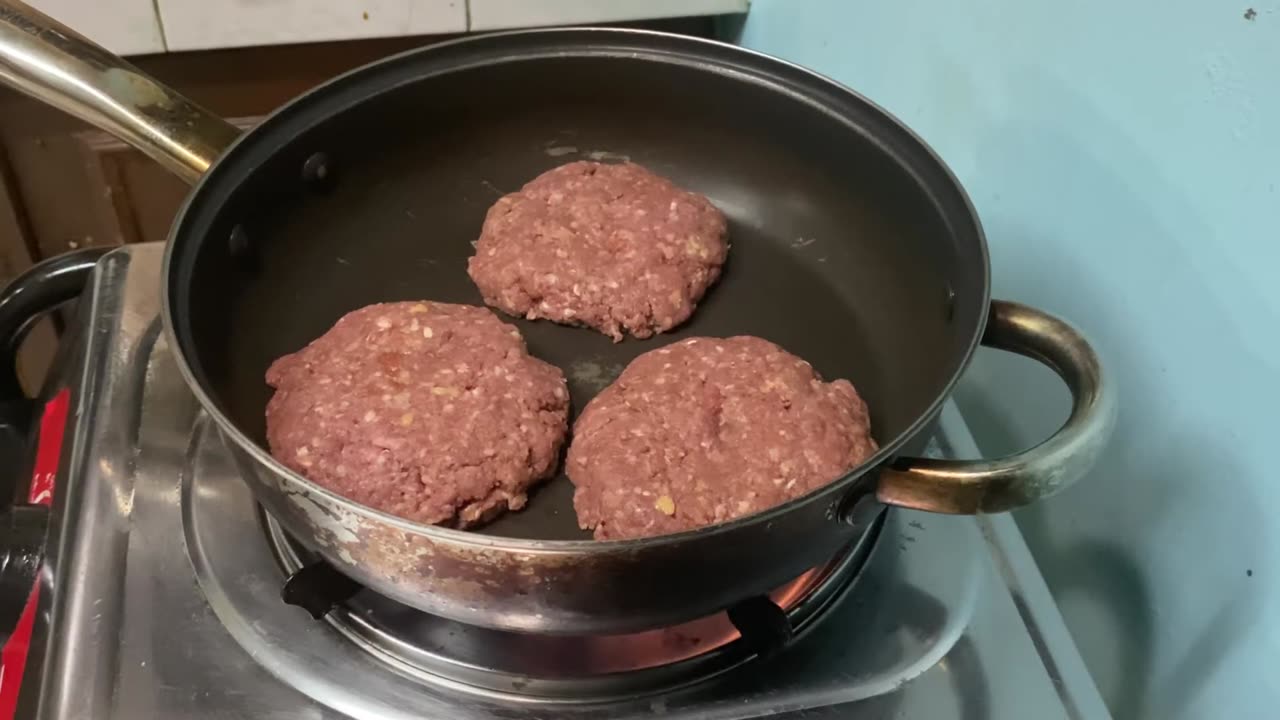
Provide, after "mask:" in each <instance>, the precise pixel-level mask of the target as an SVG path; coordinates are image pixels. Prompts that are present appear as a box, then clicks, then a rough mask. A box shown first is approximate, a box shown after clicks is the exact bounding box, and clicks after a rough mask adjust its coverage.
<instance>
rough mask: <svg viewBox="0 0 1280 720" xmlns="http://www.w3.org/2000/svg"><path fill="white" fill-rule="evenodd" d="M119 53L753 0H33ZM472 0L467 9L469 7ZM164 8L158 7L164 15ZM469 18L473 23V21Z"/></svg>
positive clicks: (605, 16)
mask: <svg viewBox="0 0 1280 720" xmlns="http://www.w3.org/2000/svg"><path fill="white" fill-rule="evenodd" d="M27 2H29V3H31V4H32V5H34V6H35V7H36V8H39V9H40V10H42V11H43V12H46V13H48V14H49V15H52V16H53V17H55V18H57V19H58V20H60V21H62V22H64V23H66V24H67V25H69V26H71V27H72V28H74V29H75V30H77V31H78V32H80V33H82V34H83V35H85V36H87V37H89V38H91V39H93V40H95V41H96V42H98V43H99V44H101V45H104V46H106V48H107V49H108V50H111V51H112V52H115V53H118V54H121V55H140V54H146V53H157V52H164V51H166V50H169V51H182V50H205V49H210V48H224V47H244V46H251V45H284V44H289V43H301V42H320V41H324V40H351V39H356V38H369V37H391V36H397V35H430V34H438V33H457V32H465V31H467V30H476V31H486V30H496V29H500V28H519V27H537V26H545V25H569V24H581V23H600V22H615V21H620V20H640V19H645V18H662V17H679V16H692V15H712V14H719V13H739V12H746V11H747V7H748V5H749V3H750V0H469V2H468V0H99V1H96V2H95V1H93V0H27ZM468 5H469V7H468ZM157 10H158V14H157ZM468 21H469V23H468Z"/></svg>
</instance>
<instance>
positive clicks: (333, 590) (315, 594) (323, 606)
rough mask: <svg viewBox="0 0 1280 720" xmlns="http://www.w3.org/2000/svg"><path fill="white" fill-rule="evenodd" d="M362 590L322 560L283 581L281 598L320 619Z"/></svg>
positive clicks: (356, 583) (353, 581)
mask: <svg viewBox="0 0 1280 720" xmlns="http://www.w3.org/2000/svg"><path fill="white" fill-rule="evenodd" d="M362 589H363V588H362V587H361V585H360V583H358V582H356V581H355V580H352V579H351V578H349V577H347V576H346V575H343V574H342V573H340V572H338V571H337V570H335V569H333V566H332V565H330V564H329V563H327V562H325V561H324V560H317V561H315V562H313V563H311V564H310V565H307V566H306V567H303V568H299V569H298V570H296V571H295V572H294V573H293V574H292V575H290V576H289V577H288V579H286V580H285V581H284V587H283V588H282V589H281V590H280V599H281V600H284V601H285V603H287V604H289V605H297V606H298V607H300V608H302V609H303V610H306V611H307V612H309V613H311V617H313V618H315V619H316V620H319V619H320V618H322V617H324V616H325V615H328V614H329V613H330V612H331V611H332V610H333V609H334V608H336V607H338V606H339V605H341V604H342V603H344V602H346V601H347V600H349V599H351V596H352V595H355V594H356V593H358V592H360V590H362Z"/></svg>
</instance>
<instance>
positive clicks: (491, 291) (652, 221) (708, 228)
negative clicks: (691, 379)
mask: <svg viewBox="0 0 1280 720" xmlns="http://www.w3.org/2000/svg"><path fill="white" fill-rule="evenodd" d="M725 233H726V225H725V219H724V215H723V214H722V213H721V212H720V211H719V210H717V209H716V207H715V206H714V205H712V204H711V202H710V201H709V200H707V199H706V198H705V197H703V196H701V195H698V194H696V193H691V192H688V191H685V190H681V189H680V188H678V187H676V186H675V185H674V184H672V183H671V181H669V180H667V179H665V178H662V177H659V176H657V175H654V174H653V173H651V172H649V171H648V170H646V169H644V168H643V167H640V166H639V165H635V164H632V163H627V164H623V165H605V164H601V163H594V162H575V163H570V164H568V165H563V166H561V167H558V168H555V169H554V170H550V171H548V172H545V173H543V174H541V175H539V176H538V177H536V178H534V179H533V180H532V181H530V182H529V184H527V185H525V186H524V187H523V188H521V189H520V191H519V192H515V193H512V194H510V195H507V196H506V197H503V198H501V199H500V200H498V202H496V203H495V204H494V205H493V207H492V208H490V209H489V213H488V215H487V216H486V217H485V221H484V227H483V229H482V230H481V231H480V239H479V240H478V241H476V244H475V245H476V252H475V255H474V256H472V258H471V261H470V263H469V264H468V267H467V270H468V272H469V273H470V275H471V279H472V280H473V281H475V284H476V285H477V286H478V287H479V288H480V292H481V294H482V295H483V296H484V301H485V302H486V303H488V304H490V305H492V306H494V307H496V308H499V309H501V310H502V311H504V312H507V313H509V314H511V315H517V316H521V315H522V316H524V317H527V318H530V319H536V318H547V319H549V320H554V321H556V322H560V323H568V324H581V325H586V326H588V327H592V328H595V329H597V330H599V331H600V332H602V333H604V334H605V335H608V336H609V337H611V338H613V339H614V340H615V341H616V340H621V339H622V337H623V335H624V333H630V334H631V335H633V336H635V337H638V338H645V337H650V336H651V335H653V334H655V333H660V332H663V331H666V330H670V329H671V328H673V327H675V326H677V325H679V324H680V323H682V322H684V321H685V320H688V319H689V316H690V315H691V314H693V309H694V307H695V306H696V305H697V304H698V301H699V300H700V299H702V295H703V293H705V292H706V290H707V287H708V286H710V285H711V283H713V282H715V280H716V278H717V277H718V276H719V275H720V266H722V265H724V261H725V256H726V254H727V253H728V251H729V246H728V245H727V244H726V242H725Z"/></svg>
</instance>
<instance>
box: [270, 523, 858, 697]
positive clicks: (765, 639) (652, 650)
mask: <svg viewBox="0 0 1280 720" xmlns="http://www.w3.org/2000/svg"><path fill="white" fill-rule="evenodd" d="M881 518H882V516H881ZM262 522H263V523H264V524H265V526H266V527H267V534H268V537H269V539H270V542H271V545H272V549H273V551H274V553H275V556H276V558H277V560H278V562H279V563H280V565H281V567H282V569H283V571H284V573H285V574H286V575H288V576H290V577H289V580H288V582H287V583H286V584H285V592H284V594H285V595H286V597H288V598H289V599H290V600H292V601H293V602H294V604H298V605H301V606H303V607H304V608H306V609H308V610H310V611H311V612H312V614H313V615H316V616H323V617H325V618H326V619H327V621H328V622H329V624H331V625H332V626H333V627H334V628H336V629H337V630H338V631H339V632H340V633H342V634H343V635H344V636H345V637H347V638H349V639H350V640H352V641H353V642H355V643H356V644H357V645H358V646H359V647H361V648H363V649H364V650H366V651H368V652H369V653H370V654H372V655H373V656H375V657H377V658H379V659H380V660H382V661H384V662H386V663H388V664H389V665H390V666H392V667H393V668H395V669H397V670H399V671H400V672H403V673H406V674H408V675H410V676H411V677H414V678H415V679H418V680H420V681H422V682H428V683H431V682H440V681H441V680H445V681H452V682H453V683H457V684H459V685H460V686H462V687H466V688H470V689H472V690H474V691H476V692H481V693H486V692H487V693H495V694H499V695H515V696H519V697H520V698H522V699H525V700H534V699H556V700H560V701H565V700H571V701H575V702H585V701H599V700H601V699H613V698H617V697H623V696H626V697H635V696H637V695H640V694H645V693H653V692H659V691H667V690H671V689H673V688H678V687H685V686H689V685H692V684H695V683H698V682H702V681H705V680H707V679H709V678H711V677H714V676H716V675H719V674H721V673H724V672H726V671H728V670H730V669H732V668H735V667H737V666H739V665H741V664H742V663H744V662H747V661H749V660H750V659H752V658H753V657H756V656H759V655H770V654H773V653H776V652H777V651H779V650H781V649H782V647H784V646H785V645H786V644H787V643H788V642H790V641H791V640H792V639H794V638H796V637H799V636H801V635H803V634H805V633H807V632H808V631H809V630H811V629H812V628H813V627H814V626H815V625H816V624H817V623H818V622H819V621H820V620H821V618H822V616H823V613H824V612H825V611H826V610H827V609H828V608H830V607H831V605H832V603H833V601H834V600H836V599H837V598H838V597H839V596H840V595H841V594H842V593H844V592H845V591H846V590H847V589H848V588H849V587H850V585H851V584H852V583H853V582H854V581H855V580H856V578H857V576H858V573H859V571H860V570H861V568H862V567H863V565H864V564H865V562H866V559H867V557H868V556H869V555H870V552H871V549H872V548H873V547H874V545H875V542H876V539H877V537H878V536H879V530H880V527H881V526H882V524H883V523H882V521H877V522H875V523H874V526H873V529H872V531H871V532H870V533H867V534H866V535H864V536H863V537H861V538H859V540H858V541H857V542H856V543H855V544H853V545H851V546H850V547H849V548H847V549H846V550H845V551H843V552H842V553H841V554H840V555H839V556H838V557H836V558H834V559H833V560H832V561H831V562H830V563H828V564H827V565H826V566H825V567H822V568H815V569H814V570H811V571H809V572H807V573H805V574H803V575H801V576H800V577H798V578H796V579H795V580H793V581H791V582H789V583H786V584H785V585H783V586H781V587H779V588H778V589H776V590H775V591H774V592H773V593H771V594H770V596H769V597H768V598H754V599H752V600H751V601H748V602H746V603H743V604H742V605H739V606H738V607H736V608H734V609H733V610H731V611H729V612H721V613H718V614H715V615H711V616H708V617H704V618H699V619H697V620H693V621H690V622H687V623H684V624H681V625H678V626H674V627H669V628H663V629H657V630H651V631H647V632H639V633H630V634H626V635H596V636H547V635H530V634H522V633H515V632H507V631H501V630H493V629H489V628H482V627H476V626H472V625H466V624H464V623H459V622H456V621H452V620H447V619H443V618H439V617H435V616H432V615H429V614H426V613H422V612H420V611H417V610H414V609H413V608H409V607H407V606H404V605H401V604H399V603H397V602H395V601H393V600H390V599H388V598H386V597H383V596H381V595H378V594H377V593H374V592H372V591H370V590H366V589H363V588H361V587H360V586H358V585H355V584H354V583H352V582H351V581H349V580H345V578H343V577H342V576H341V575H337V574H336V572H335V571H333V570H332V568H330V567H329V566H328V565H327V564H324V563H323V561H320V560H318V559H317V558H316V556H314V555H313V554H311V553H310V552H308V551H307V550H305V549H304V548H302V547H301V545H300V544H299V543H297V542H296V541H294V540H293V539H291V538H289V537H288V536H287V534H286V533H285V532H284V531H283V530H282V529H281V527H280V526H279V524H278V523H276V522H275V521H274V520H273V519H271V518H270V517H269V516H268V515H266V514H265V513H263V514H262ZM316 580H319V582H317V581H316ZM335 594H336V596H335Z"/></svg>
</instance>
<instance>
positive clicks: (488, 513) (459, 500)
mask: <svg viewBox="0 0 1280 720" xmlns="http://www.w3.org/2000/svg"><path fill="white" fill-rule="evenodd" d="M267 384H269V385H271V386H272V387H274V388H275V395H274V396H273V397H272V398H271V401H270V402H269V403H267V443H268V445H269V446H270V448H271V454H272V455H274V456H275V457H276V459H278V460H279V461H280V462H282V463H284V464H285V465H286V466H288V467H289V468H291V469H293V470H295V471H297V472H298V473H301V474H302V475H303V476H305V477H306V478H307V479H309V480H311V481H312V482H314V483H316V484H318V485H322V486H324V487H326V488H328V489H330V490H333V491H334V492H337V493H338V494H340V495H343V496H345V497H348V498H350V499H352V500H354V501H356V502H358V503H360V504H362V505H367V506H369V507H371V508H376V509H378V510H382V511H384V512H388V513H391V514H393V515H398V516H400V517H403V518H407V519H409V520H416V521H418V522H423V523H429V524H442V525H453V526H457V527H467V526H470V525H474V524H476V523H479V522H483V521H485V520H488V519H491V518H492V517H493V516H496V515H497V514H499V513H501V512H502V511H503V510H504V509H510V510H519V509H520V508H521V507H524V504H525V500H526V495H525V492H526V490H527V489H528V488H529V486H530V485H533V484H534V483H536V482H537V481H538V480H541V479H543V478H546V477H548V476H550V475H551V474H552V473H553V472H554V470H555V467H556V463H557V460H558V455H559V451H560V447H561V445H562V444H563V442H564V437H565V431H566V429H567V423H568V411H569V394H568V391H567V389H566V387H565V380H564V375H563V374H562V373H561V372H560V370H558V369H557V368H555V367H553V366H551V365H548V364H547V363H545V362H542V361H541V360H538V359H537V358H534V357H532V356H530V355H529V352H528V350H527V349H526V348H525V344H524V340H523V339H522V338H521V337H520V333H519V332H518V331H517V330H516V329H515V328H514V327H512V326H510V325H507V324H506V323H503V322H502V321H501V320H499V319H498V318H497V316H495V315H494V314H493V313H492V312H491V311H489V310H487V309H485V308H481V307H472V306H469V305H449V304H445V303H428V302H416V303H415V302H400V303H388V304H384V305H370V306H369V307H365V308H361V309H359V310H356V311H355V312H352V313H349V314H347V315H345V316H343V317H342V319H340V320H338V322H337V324H335V325H334V326H333V328H332V329H330V330H329V331H328V332H326V333H325V334H324V335H323V336H321V337H320V338H319V339H317V340H315V341H314V342H312V343H311V344H310V345H308V346H306V347H305V348H303V349H302V350H300V351H298V352H296V353H293V354H292V355H286V356H284V357H282V358H280V359H279V360H276V361H275V362H274V363H272V365H271V367H270V369H268V370H267Z"/></svg>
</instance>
